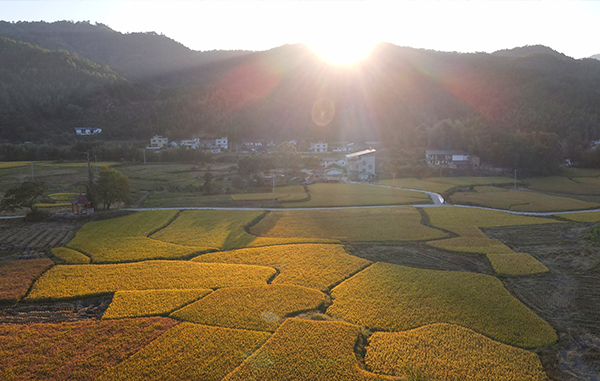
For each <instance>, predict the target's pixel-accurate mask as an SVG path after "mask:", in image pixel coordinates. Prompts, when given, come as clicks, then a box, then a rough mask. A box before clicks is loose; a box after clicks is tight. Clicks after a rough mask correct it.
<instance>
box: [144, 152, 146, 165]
mask: <svg viewBox="0 0 600 381" xmlns="http://www.w3.org/2000/svg"><path fill="white" fill-rule="evenodd" d="M145 164H146V149H145V148H144V165H145Z"/></svg>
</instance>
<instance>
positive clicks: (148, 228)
mask: <svg viewBox="0 0 600 381" xmlns="http://www.w3.org/2000/svg"><path fill="white" fill-rule="evenodd" d="M177 214H178V211H176V210H158V211H151V212H138V213H133V214H130V215H128V216H125V217H118V218H112V219H109V220H103V221H95V222H88V223H87V224H85V225H84V226H83V227H82V228H81V229H80V230H79V231H78V232H77V235H76V236H75V238H74V239H73V240H72V241H71V242H69V243H68V244H67V247H69V248H71V249H75V250H78V251H80V252H82V253H83V254H86V255H87V256H89V257H90V258H91V259H92V262H93V263H115V262H133V261H140V260H148V259H179V258H184V257H186V256H191V255H192V254H194V253H198V252H203V251H206V250H211V249H212V247H210V246H205V247H192V246H182V245H176V244H172V243H168V242H163V241H160V240H156V239H151V238H148V235H150V234H152V233H153V232H155V231H156V230H158V229H161V228H162V227H164V226H166V225H167V224H168V223H169V222H171V221H172V220H173V219H174V218H175V217H176V216H177Z"/></svg>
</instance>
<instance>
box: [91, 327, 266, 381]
mask: <svg viewBox="0 0 600 381" xmlns="http://www.w3.org/2000/svg"><path fill="white" fill-rule="evenodd" d="M268 337H269V334H268V333H266V332H257V331H245V330H238V329H230V328H219V327H209V326H204V325H198V324H191V323H182V324H179V325H177V326H175V327H174V328H172V329H171V330H170V331H168V332H167V333H165V334H164V335H162V336H160V337H159V338H158V339H156V340H154V341H153V342H152V343H150V344H149V345H148V346H146V347H145V348H143V349H142V350H140V351H139V352H137V353H135V354H133V355H132V356H131V357H129V358H127V359H126V360H125V361H123V362H121V363H120V364H118V365H116V366H112V367H108V368H107V369H106V370H105V371H104V372H103V373H102V374H101V375H100V377H99V378H98V380H99V381H113V380H131V381H153V380H156V381H162V380H172V381H175V380H180V381H188V380H202V381H218V380H221V379H223V377H225V376H226V375H227V374H228V373H229V372H231V371H233V370H234V369H235V368H236V366H238V365H239V364H240V363H241V362H242V361H243V360H244V359H245V358H246V357H247V356H248V355H249V354H250V353H252V352H253V351H254V350H255V349H257V348H258V347H259V346H260V345H261V344H262V343H263V342H264V341H265V340H266V339H267V338H268Z"/></svg>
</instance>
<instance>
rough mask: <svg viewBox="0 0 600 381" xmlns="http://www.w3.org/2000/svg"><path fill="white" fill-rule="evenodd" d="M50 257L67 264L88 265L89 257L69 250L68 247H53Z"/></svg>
mask: <svg viewBox="0 0 600 381" xmlns="http://www.w3.org/2000/svg"><path fill="white" fill-rule="evenodd" d="M52 255H54V256H55V257H56V258H58V259H60V260H61V261H63V262H64V263H68V264H88V263H90V257H88V256H87V255H83V254H81V253H80V252H79V251H75V250H73V249H69V248H68V247H55V248H54V249H52Z"/></svg>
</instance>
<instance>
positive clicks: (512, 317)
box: [327, 263, 557, 348]
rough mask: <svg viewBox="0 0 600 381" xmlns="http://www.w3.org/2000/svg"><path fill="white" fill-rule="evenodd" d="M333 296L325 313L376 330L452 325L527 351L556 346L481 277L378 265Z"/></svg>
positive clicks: (544, 327)
mask: <svg viewBox="0 0 600 381" xmlns="http://www.w3.org/2000/svg"><path fill="white" fill-rule="evenodd" d="M331 296H332V298H333V305H332V306H330V307H329V308H328V309H327V313H329V314H330V315H332V316H334V317H337V318H341V319H345V320H347V321H350V322H353V323H356V324H361V325H364V326H367V327H369V328H373V329H377V330H388V331H404V330H408V329H413V328H417V327H420V326H423V325H428V324H434V323H450V324H457V325H461V326H464V327H467V328H470V329H472V330H474V331H476V332H479V333H481V334H483V335H486V336H488V337H491V338H492V339H494V340H498V341H501V342H503V343H506V344H510V345H514V346H519V347H524V348H536V347H541V346H545V345H549V344H552V343H554V342H555V341H556V340H557V335H556V332H555V331H554V330H553V329H552V327H550V326H549V325H548V323H546V322H545V321H544V320H542V319H541V318H539V317H538V316H537V315H536V314H534V313H533V312H531V310H529V309H528V308H527V307H526V306H525V305H524V304H522V303H521V302H519V301H518V300H517V299H515V298H514V297H513V296H512V295H511V294H510V293H509V292H508V291H507V290H506V288H504V285H503V284H502V282H500V281H499V280H498V279H496V278H494V277H491V276H488V275H483V274H475V273H463V272H455V271H439V270H424V269H416V268H410V267H404V266H398V265H393V264H387V263H375V264H374V265H372V266H370V267H368V268H367V269H365V270H364V271H361V272H360V273H358V274H356V275H354V276H353V277H352V278H350V279H348V280H346V281H344V282H342V283H341V284H340V285H339V286H337V287H335V288H334V289H333V291H332V293H331ZM365 306H368V308H365Z"/></svg>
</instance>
